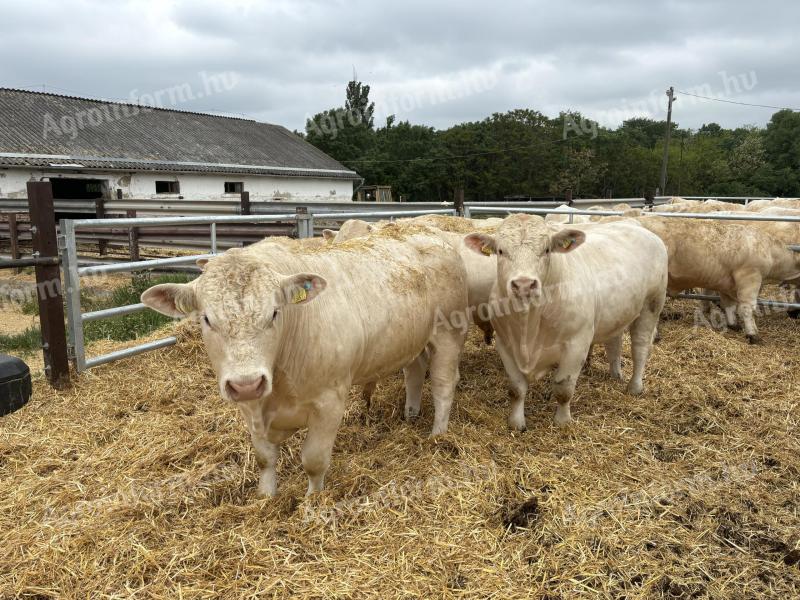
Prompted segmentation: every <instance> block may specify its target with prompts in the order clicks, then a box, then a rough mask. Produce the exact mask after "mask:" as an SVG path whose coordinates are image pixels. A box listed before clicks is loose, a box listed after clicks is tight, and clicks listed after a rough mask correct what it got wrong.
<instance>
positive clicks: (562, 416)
mask: <svg viewBox="0 0 800 600" xmlns="http://www.w3.org/2000/svg"><path fill="white" fill-rule="evenodd" d="M590 345H591V341H587V342H586V343H585V344H583V343H580V342H577V341H576V342H574V343H572V344H569V345H568V347H567V348H566V349H565V351H564V356H563V358H562V359H561V361H560V362H559V363H558V368H557V369H556V372H555V374H554V375H553V397H555V399H556V402H558V405H557V406H556V416H555V421H556V425H559V426H564V425H568V424H569V423H571V422H572V412H571V410H570V402H571V401H572V396H573V394H575V385H576V384H577V383H578V376H579V375H580V374H581V367H582V366H583V363H584V362H585V361H586V355H587V354H588V351H589V346H590Z"/></svg>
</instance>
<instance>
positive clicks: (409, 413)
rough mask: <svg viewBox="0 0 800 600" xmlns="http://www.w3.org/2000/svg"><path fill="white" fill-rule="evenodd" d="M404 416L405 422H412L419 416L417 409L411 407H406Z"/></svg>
mask: <svg viewBox="0 0 800 600" xmlns="http://www.w3.org/2000/svg"><path fill="white" fill-rule="evenodd" d="M405 415H406V421H413V420H415V419H416V418H417V417H418V416H419V409H418V408H414V407H412V406H406V410H405Z"/></svg>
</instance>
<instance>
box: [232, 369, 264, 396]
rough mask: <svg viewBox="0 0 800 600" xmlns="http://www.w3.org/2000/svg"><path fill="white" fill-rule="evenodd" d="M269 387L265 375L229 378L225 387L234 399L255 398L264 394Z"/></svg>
mask: <svg viewBox="0 0 800 600" xmlns="http://www.w3.org/2000/svg"><path fill="white" fill-rule="evenodd" d="M266 387H267V378H266V377H264V376H263V375H259V376H258V377H248V378H240V379H229V380H228V381H227V382H226V383H225V389H226V390H227V392H228V395H229V396H230V397H231V399H232V400H237V401H239V400H254V399H256V398H260V397H261V396H262V395H263V394H264V390H265V389H266Z"/></svg>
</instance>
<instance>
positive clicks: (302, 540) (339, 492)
mask: <svg viewBox="0 0 800 600" xmlns="http://www.w3.org/2000/svg"><path fill="white" fill-rule="evenodd" d="M667 312H668V313H674V314H673V316H675V317H677V318H674V319H672V320H667V321H665V322H664V324H663V327H662V334H663V340H662V341H661V342H660V343H659V344H658V346H657V347H656V348H655V351H654V355H653V357H652V361H651V365H650V368H649V371H648V374H647V380H646V384H647V388H646V394H645V396H644V397H642V398H631V397H628V396H626V395H625V394H624V392H623V388H624V385H623V384H621V383H620V382H617V381H613V380H611V379H610V378H609V377H608V376H607V374H606V370H605V368H601V366H602V365H601V359H600V349H596V350H595V355H594V360H593V364H592V365H591V366H590V367H589V368H588V370H587V371H586V373H585V374H584V376H583V377H582V379H581V381H580V383H579V385H578V392H577V398H576V402H575V408H574V411H573V412H574V415H575V416H576V419H577V422H576V423H575V425H574V426H572V427H571V428H569V429H567V430H564V431H561V430H558V429H556V428H554V427H553V425H552V413H553V408H554V407H553V405H552V403H550V402H549V401H548V400H547V399H546V393H545V392H544V391H542V390H544V389H546V388H545V386H544V385H537V386H534V391H533V392H532V394H531V398H530V399H529V402H528V425H529V430H528V431H527V432H525V433H522V434H514V433H511V432H509V431H508V429H507V427H506V424H505V417H506V410H507V391H506V383H505V380H504V376H503V374H502V371H501V368H500V364H499V361H498V359H497V356H496V354H495V352H494V351H493V350H491V349H488V348H485V347H483V346H482V345H481V344H480V342H479V336H477V335H473V336H472V337H471V341H470V342H469V344H468V347H467V349H466V353H465V357H464V362H463V364H462V369H461V373H462V381H461V383H460V384H459V388H458V393H457V398H456V403H455V406H454V410H453V414H452V420H451V425H450V433H449V434H447V435H446V436H444V437H442V438H441V439H438V440H436V441H430V440H428V439H427V433H428V431H429V430H430V427H431V408H430V399H429V396H428V393H427V391H426V396H425V403H424V412H423V416H422V417H420V418H419V420H417V421H416V422H413V423H406V422H404V421H402V420H401V408H400V407H401V403H402V396H403V393H402V382H401V380H400V378H399V377H394V378H392V379H391V380H388V381H385V382H382V383H381V385H380V386H379V388H378V392H377V395H376V398H375V399H374V400H373V405H372V408H371V411H370V414H368V415H367V414H365V413H364V406H363V404H362V402H361V400H360V399H359V398H358V395H357V394H356V393H355V391H354V394H353V402H352V406H351V408H350V409H349V411H348V414H347V416H346V419H345V423H344V425H343V426H342V428H341V431H340V433H339V437H338V439H337V443H336V449H335V453H334V458H333V464H332V468H331V470H330V473H329V478H328V486H327V490H326V491H325V492H324V493H322V494H320V495H318V496H316V497H313V498H310V499H304V497H303V493H304V491H305V486H306V477H305V475H304V474H303V472H302V469H301V467H300V460H299V441H300V439H301V436H300V435H298V436H295V437H294V438H292V439H291V440H290V441H289V443H288V444H287V445H286V446H285V449H284V450H283V454H282V459H281V462H280V467H279V474H280V494H279V496H278V497H277V498H275V499H271V500H261V499H258V498H256V497H255V493H254V492H255V479H256V470H255V461H254V457H253V453H252V451H251V450H250V447H249V443H248V440H247V436H246V434H245V431H244V428H243V426H242V425H241V423H240V422H239V420H238V418H237V414H236V412H235V410H234V409H233V408H232V407H230V406H227V405H225V404H223V403H222V402H221V401H220V399H219V398H218V396H217V393H216V389H215V381H214V379H213V377H212V375H211V373H210V371H209V368H208V366H207V362H206V359H205V356H204V351H203V348H202V344H201V343H200V342H199V340H198V339H197V337H196V335H195V333H194V332H193V330H192V328H191V327H190V326H188V325H180V326H178V330H179V335H180V337H181V342H180V343H179V344H178V345H177V346H175V347H173V348H170V349H166V350H163V351H159V352H155V353H150V354H146V355H143V356H140V357H136V358H133V359H129V360H126V361H124V362H120V363H117V364H113V365H109V366H106V367H102V368H98V369H96V370H93V371H92V372H90V373H88V374H85V375H83V376H82V377H81V378H80V379H79V380H78V381H77V382H76V383H75V385H74V386H73V387H72V389H70V390H68V391H66V392H63V393H56V392H53V391H51V390H49V389H48V388H47V387H46V385H45V384H44V383H43V382H41V381H39V382H37V383H36V386H35V400H34V401H32V402H31V403H30V404H29V405H28V406H27V407H25V408H24V409H22V410H21V411H19V412H17V413H15V414H13V415H11V416H8V417H5V418H3V419H0V549H2V552H0V597H3V598H11V597H17V596H30V597H39V598H50V597H63V598H104V597H116V598H120V597H137V598H179V597H185V598H194V597H203V598H238V597H242V598H248V597H256V596H259V597H261V596H264V597H271V596H275V597H286V596H289V595H293V596H297V597H320V598H322V597H326V598H327V597H361V596H363V595H367V594H372V595H375V596H378V597H381V598H386V597H398V596H404V595H419V596H422V597H449V596H466V597H480V598H484V597H489V596H492V597H498V598H506V597H548V598H564V599H566V598H584V597H585V598H595V597H612V598H695V597H705V596H711V597H715V598H765V597H769V598H793V597H794V598H796V597H798V596H800V567H798V560H800V552H798V550H797V549H798V547H799V546H798V545H799V544H800V528H799V526H800V517H799V516H798V503H799V502H800V487H799V486H798V473H799V472H800V468H799V467H800V465H798V450H799V449H800V448H799V446H800V444H799V443H798V438H797V431H798V430H797V426H798V402H799V401H800V394H799V393H798V390H799V389H800V388H799V387H798V382H800V341H798V334H800V323H798V322H797V321H791V320H789V319H787V318H786V317H785V316H783V315H773V316H769V317H766V318H763V319H761V320H760V325H761V330H762V335H763V337H764V340H765V342H764V345H762V346H755V347H753V346H748V345H747V344H746V343H745V342H744V341H743V339H742V336H741V335H740V334H737V333H725V334H722V333H718V332H715V331H711V330H709V329H699V330H695V329H693V327H692V323H693V318H692V316H693V305H691V304H689V303H683V304H675V303H670V304H668V308H667ZM111 347H112V346H111V345H110V344H106V345H105V346H104V347H102V349H103V350H108V349H109V348H111ZM99 350H100V349H99V348H95V349H94V352H97V351H99ZM629 368H630V363H629V360H626V370H627V371H628V372H629Z"/></svg>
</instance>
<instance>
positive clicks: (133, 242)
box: [125, 210, 139, 262]
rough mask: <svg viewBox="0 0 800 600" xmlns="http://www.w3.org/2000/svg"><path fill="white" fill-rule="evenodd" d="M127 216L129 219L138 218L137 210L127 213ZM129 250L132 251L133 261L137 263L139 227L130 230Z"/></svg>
mask: <svg viewBox="0 0 800 600" xmlns="http://www.w3.org/2000/svg"><path fill="white" fill-rule="evenodd" d="M125 216H126V217H128V218H129V219H135V218H136V211H135V210H127V211H125ZM128 248H129V249H130V254H131V261H132V262H136V261H138V260H139V229H138V227H131V228H130V229H129V230H128Z"/></svg>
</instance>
